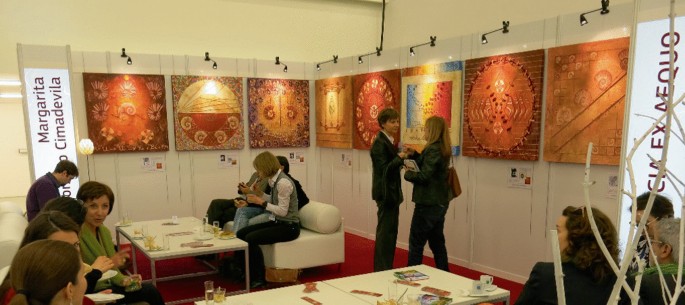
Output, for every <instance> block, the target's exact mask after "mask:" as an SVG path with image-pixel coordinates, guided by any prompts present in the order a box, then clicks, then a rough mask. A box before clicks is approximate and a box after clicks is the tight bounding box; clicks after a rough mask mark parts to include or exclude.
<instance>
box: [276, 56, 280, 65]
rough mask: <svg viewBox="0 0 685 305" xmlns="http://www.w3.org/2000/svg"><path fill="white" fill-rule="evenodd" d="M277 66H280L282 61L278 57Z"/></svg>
mask: <svg viewBox="0 0 685 305" xmlns="http://www.w3.org/2000/svg"><path fill="white" fill-rule="evenodd" d="M276 64H277V65H280V64H281V60H280V58H279V57H278V56H276Z"/></svg>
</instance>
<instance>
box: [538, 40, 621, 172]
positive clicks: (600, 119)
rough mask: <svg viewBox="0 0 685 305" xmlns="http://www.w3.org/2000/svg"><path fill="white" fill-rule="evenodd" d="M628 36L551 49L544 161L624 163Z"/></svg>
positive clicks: (548, 64) (548, 70)
mask: <svg viewBox="0 0 685 305" xmlns="http://www.w3.org/2000/svg"><path fill="white" fill-rule="evenodd" d="M629 45H630V39H629V38H628V37H625V38H618V39H612V40H605V41H597V42H590V43H584V44H577V45H571V46H563V47H558V48H552V49H549V51H548V56H549V57H548V62H547V101H546V103H547V104H546V105H547V107H546V112H545V117H546V118H545V148H544V152H543V155H544V160H545V161H550V162H569V163H585V159H586V155H587V147H588V144H589V143H590V142H592V143H593V151H592V164H605V165H618V164H619V161H620V160H619V159H620V156H621V138H622V135H623V115H624V105H625V96H626V79H627V76H628V54H629Z"/></svg>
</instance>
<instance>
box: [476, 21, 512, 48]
mask: <svg viewBox="0 0 685 305" xmlns="http://www.w3.org/2000/svg"><path fill="white" fill-rule="evenodd" d="M500 30H501V31H502V34H506V33H509V21H502V27H501V28H499V29H496V30H493V31H490V32H487V33H485V34H483V35H481V36H480V43H481V44H486V43H488V39H487V38H486V37H485V36H487V35H488V34H492V33H494V32H497V31H500Z"/></svg>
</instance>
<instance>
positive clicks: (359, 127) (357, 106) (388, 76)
mask: <svg viewBox="0 0 685 305" xmlns="http://www.w3.org/2000/svg"><path fill="white" fill-rule="evenodd" d="M400 82H401V76H400V70H389V71H383V72H375V73H367V74H361V75H355V76H354V77H353V82H352V94H353V95H352V96H353V102H354V132H353V134H354V136H353V147H354V148H355V149H366V150H368V149H370V148H371V144H372V143H373V140H374V139H375V138H376V135H377V134H378V132H379V131H380V130H381V127H380V126H379V125H378V114H379V113H380V112H381V110H383V109H385V108H394V109H396V110H397V111H398V112H399V111H400ZM399 136H400V135H399V134H397V135H394V137H395V140H396V141H398V140H399Z"/></svg>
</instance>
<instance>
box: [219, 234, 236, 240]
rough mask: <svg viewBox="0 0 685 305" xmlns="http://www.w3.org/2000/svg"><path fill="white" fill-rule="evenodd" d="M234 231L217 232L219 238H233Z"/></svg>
mask: <svg viewBox="0 0 685 305" xmlns="http://www.w3.org/2000/svg"><path fill="white" fill-rule="evenodd" d="M234 238H235V233H233V232H222V233H219V239H234Z"/></svg>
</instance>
